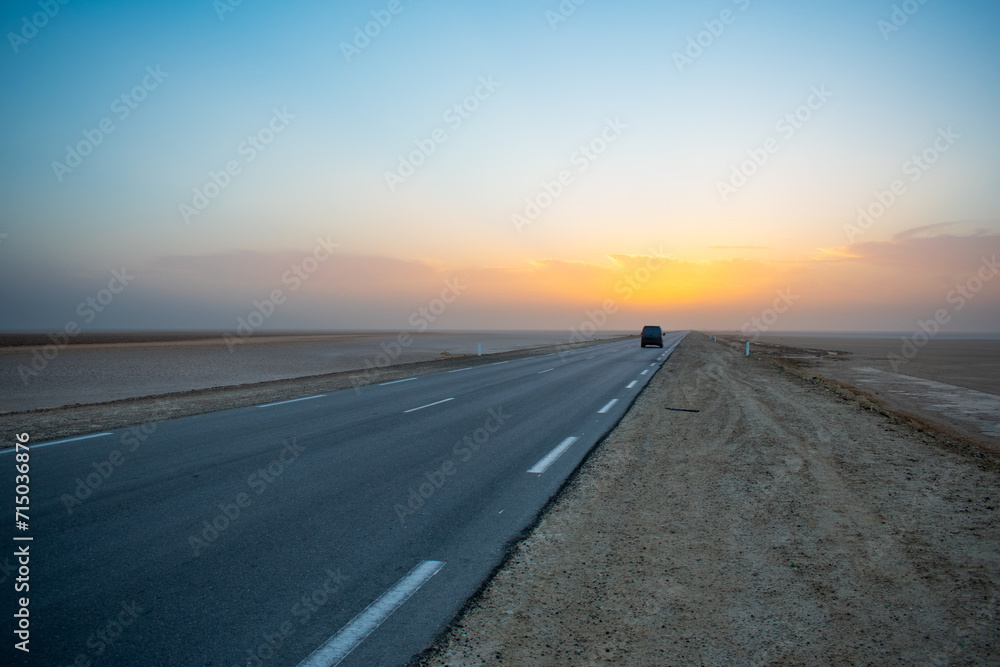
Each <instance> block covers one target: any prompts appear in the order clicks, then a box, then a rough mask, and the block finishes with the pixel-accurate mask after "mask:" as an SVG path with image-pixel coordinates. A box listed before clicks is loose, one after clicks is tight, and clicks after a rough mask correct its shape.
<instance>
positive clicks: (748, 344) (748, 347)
mask: <svg viewBox="0 0 1000 667" xmlns="http://www.w3.org/2000/svg"><path fill="white" fill-rule="evenodd" d="M747 356H748V357H749V356H750V341H747Z"/></svg>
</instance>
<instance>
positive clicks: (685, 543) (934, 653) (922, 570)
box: [421, 333, 1000, 665]
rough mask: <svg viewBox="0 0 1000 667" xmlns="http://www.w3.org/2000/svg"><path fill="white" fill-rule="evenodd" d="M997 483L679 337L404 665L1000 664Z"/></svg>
mask: <svg viewBox="0 0 1000 667" xmlns="http://www.w3.org/2000/svg"><path fill="white" fill-rule="evenodd" d="M998 481H1000V474H998V472H997V465H996V464H995V461H993V460H992V459H991V458H987V459H985V460H984V459H981V458H975V457H972V456H968V455H966V454H963V453H962V452H961V451H960V450H954V449H949V448H947V447H941V446H940V445H939V442H938V440H937V439H935V437H934V436H933V435H931V434H928V433H921V432H918V431H916V430H915V429H913V428H912V427H911V426H909V425H907V424H906V423H904V422H903V421H901V420H895V419H892V418H891V417H887V416H886V415H884V414H879V413H878V412H874V411H870V410H867V409H865V408H864V407H862V406H860V405H859V404H858V403H857V402H853V401H851V400H849V399H847V398H844V397H843V396H841V395H839V394H837V393H836V392H833V391H830V390H829V389H828V388H827V387H824V386H822V385H817V384H815V383H809V382H807V381H805V380H803V379H801V378H798V377H795V376H792V375H789V374H787V373H780V369H778V368H777V367H775V366H773V365H771V364H768V363H766V362H758V361H756V360H753V359H747V358H745V357H743V356H741V355H739V354H737V353H736V352H735V351H734V350H732V349H730V348H728V347H726V346H724V345H720V344H714V343H712V342H711V341H710V340H709V339H708V338H707V337H705V336H704V335H702V334H698V333H691V334H689V335H688V336H687V338H686V339H685V340H684V341H683V342H682V343H681V345H680V346H679V347H678V348H677V350H676V351H675V352H674V354H673V356H672V357H671V359H670V361H669V362H668V363H667V364H666V365H665V366H664V367H663V369H662V370H661V371H660V372H658V373H657V374H656V376H654V378H653V379H652V380H651V382H650V383H649V385H648V386H647V387H646V389H645V390H644V391H643V393H642V394H641V395H640V397H639V398H638V400H637V401H636V403H635V404H634V405H633V407H632V409H631V410H630V411H629V413H628V414H627V415H626V416H625V418H624V420H623V421H622V422H621V424H620V425H619V426H618V428H617V429H616V430H615V431H614V432H613V433H612V434H611V435H610V436H609V437H608V438H607V439H606V440H605V441H604V442H603V443H602V444H601V445H599V447H598V448H596V449H595V451H594V453H593V454H592V456H591V457H590V458H589V459H588V460H587V462H586V463H585V464H584V465H583V466H582V467H581V469H580V470H579V471H578V473H577V475H576V476H575V477H574V479H573V480H572V482H571V483H570V484H569V485H568V486H567V487H566V489H565V490H564V491H563V493H562V494H561V495H560V497H559V498H558V499H557V500H556V501H555V502H554V503H553V505H552V506H550V508H549V510H548V511H547V512H546V513H545V514H544V516H543V517H542V519H541V520H540V522H539V524H538V525H537V527H536V528H535V529H534V530H533V531H532V532H531V533H530V534H529V535H528V536H527V537H526V538H525V539H524V540H523V541H522V542H521V543H520V544H519V545H518V546H517V547H516V548H515V550H514V551H513V553H512V555H511V557H510V558H509V560H508V561H507V563H506V564H505V565H504V566H503V567H502V568H501V569H500V570H499V571H498V573H497V574H496V576H495V577H494V578H493V579H492V581H491V582H490V583H489V584H487V586H486V587H485V588H484V590H483V591H482V592H481V594H480V595H479V596H477V598H476V599H474V600H473V601H472V602H471V603H470V605H469V606H468V607H467V609H466V612H465V613H464V615H463V616H462V617H461V618H460V619H459V620H458V621H457V623H456V625H455V626H454V627H453V629H452V630H451V631H450V632H449V633H448V634H446V635H445V636H444V637H442V639H441V640H440V641H439V642H438V644H437V646H436V647H435V648H434V649H432V650H431V651H430V652H429V653H428V654H427V655H425V656H424V657H423V659H422V661H421V664H423V665H479V664H490V665H527V664H532V665H535V664H537V665H564V664H565V665H597V664H621V665H688V664H712V665H714V664H769V665H770V664H782V665H785V664H796V665H798V664H805V665H827V664H879V665H884V664H1000V630H998V615H1000V521H998V512H997V503H998V501H1000V487H998Z"/></svg>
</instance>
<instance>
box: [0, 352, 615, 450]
mask: <svg viewBox="0 0 1000 667" xmlns="http://www.w3.org/2000/svg"><path fill="white" fill-rule="evenodd" d="M612 340H618V339H617V338H615V339H610V340H605V341H594V342H584V343H572V344H563V345H546V346H543V347H536V348H530V349H526V350H514V351H511V352H501V353H497V354H489V355H483V356H481V357H478V356H472V355H456V356H451V357H449V358H446V359H441V360H436V361H422V362H416V363H406V364H393V365H390V366H386V367H384V368H374V369H371V370H368V371H365V370H350V371H343V372H338V373H327V374H323V375H313V376H309V377H301V378H290V379H287V380H274V381H270V382H258V383H253V384H243V385H236V386H227V387H212V388H210V389H197V390H192V391H184V392H175V393H170V394H160V395H156V396H144V397H140V398H129V399H122V400H118V401H109V402H105V403H91V404H82V405H81V404H77V405H68V406H64V407H60V408H47V409H41V410H26V411H23V412H5V413H0V433H5V434H7V437H6V438H5V439H3V440H0V449H4V448H10V447H13V446H14V445H13V442H14V439H13V434H14V433H21V432H28V433H30V434H31V440H32V442H45V441H47V440H55V439H58V438H67V437H73V436H78V435H84V434H89V433H96V432H99V431H107V430H111V429H116V428H124V427H128V426H136V425H139V424H148V423H151V422H156V421H160V420H162V419H172V418H175V417H187V416H190V415H197V414H203V413H206V412H216V411H218V410H229V409H232V408H242V407H248V406H251V405H259V404H262V403H274V402H277V401H285V400H289V399H293V398H300V397H302V396H310V395H313V394H323V393H327V392H331V391H338V390H341V389H350V388H352V387H361V386H364V385H369V384H375V383H378V382H391V381H392V380H400V379H403V378H408V377H415V376H419V375H426V374H428V373H439V372H441V371H447V370H452V369H455V368H463V367H466V366H478V365H480V364H490V363H496V362H498V361H506V360H510V359H521V358H524V357H532V356H537V355H541V354H550V353H553V352H562V351H568V350H572V349H576V348H580V347H589V346H591V345H601V344H603V343H608V342H611V341H612Z"/></svg>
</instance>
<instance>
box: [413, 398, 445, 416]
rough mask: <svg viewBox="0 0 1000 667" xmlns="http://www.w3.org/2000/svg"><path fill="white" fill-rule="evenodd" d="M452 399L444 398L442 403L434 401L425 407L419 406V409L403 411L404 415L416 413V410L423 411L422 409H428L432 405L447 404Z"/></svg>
mask: <svg viewBox="0 0 1000 667" xmlns="http://www.w3.org/2000/svg"><path fill="white" fill-rule="evenodd" d="M454 400H455V399H454V398H446V399H444V400H443V401H434V402H433V403H428V404H427V405H421V406H420V407H419V408H410V409H409V410H403V414H404V415H405V414H406V413H407V412H416V411H417V410H423V409H424V408H429V407H431V406H432V405H441V404H442V403H447V402H448V401H454Z"/></svg>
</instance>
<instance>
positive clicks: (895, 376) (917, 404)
mask: <svg viewBox="0 0 1000 667" xmlns="http://www.w3.org/2000/svg"><path fill="white" fill-rule="evenodd" d="M719 340H720V341H721V340H729V341H731V342H733V344H734V345H736V346H737V347H738V349H739V350H743V349H744V345H745V341H744V340H743V339H741V338H738V337H730V336H719ZM787 346H793V347H787ZM899 350H900V340H899V339H898V338H886V337H883V338H859V337H840V338H822V337H815V336H761V337H760V339H759V341H756V342H754V343H752V344H751V351H752V356H755V357H756V356H764V357H769V358H771V359H774V360H775V361H778V362H779V363H782V364H784V365H786V366H789V367H790V368H792V369H795V371H796V372H798V373H799V374H802V375H806V376H816V377H822V378H824V379H827V380H834V381H836V382H839V383H842V384H845V385H847V386H849V387H851V388H852V389H853V390H854V391H860V392H863V393H864V394H865V395H866V396H867V397H868V398H870V399H871V400H872V401H873V402H875V403H877V404H879V405H880V406H882V407H884V408H886V409H888V410H891V411H893V412H895V413H897V414H905V415H908V416H910V417H912V418H913V419H914V420H915V421H920V420H930V421H932V422H934V423H935V424H936V425H938V427H940V426H944V427H946V428H947V429H948V430H949V431H951V432H952V433H953V434H954V435H956V436H957V437H960V438H962V439H964V440H966V441H968V442H970V443H972V444H974V445H975V446H976V447H979V448H981V449H986V450H990V451H992V452H994V453H995V454H997V455H1000V340H943V339H935V340H931V341H930V342H929V343H928V344H927V345H926V346H925V347H923V348H921V349H920V350H917V351H916V354H915V355H914V356H912V358H911V359H910V360H909V361H904V362H902V363H899V362H898V359H900V358H901V357H899ZM891 354H896V355H897V356H896V357H891V356H889V355H891ZM894 360H895V361H894Z"/></svg>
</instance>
